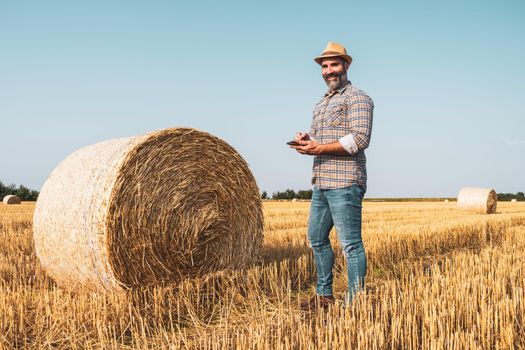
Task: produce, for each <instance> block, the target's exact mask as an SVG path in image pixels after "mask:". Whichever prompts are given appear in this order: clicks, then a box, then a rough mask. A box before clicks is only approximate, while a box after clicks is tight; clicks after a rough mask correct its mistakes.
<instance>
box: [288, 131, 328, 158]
mask: <svg viewBox="0 0 525 350" xmlns="http://www.w3.org/2000/svg"><path fill="white" fill-rule="evenodd" d="M298 134H300V133H298ZM307 135H308V134H307ZM296 141H297V142H298V143H299V145H298V146H290V147H291V148H293V149H295V150H296V151H297V152H299V153H301V154H308V155H311V156H314V155H318V154H321V153H322V152H323V145H320V144H318V143H317V141H315V140H308V141H303V140H297V137H296Z"/></svg>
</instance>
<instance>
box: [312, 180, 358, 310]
mask: <svg viewBox="0 0 525 350" xmlns="http://www.w3.org/2000/svg"><path fill="white" fill-rule="evenodd" d="M364 194H365V191H364V189H363V188H362V187H361V186H358V185H352V186H350V187H345V188H340V189H335V190H320V189H318V188H314V190H313V195H312V204H311V208H310V218H309V220H308V240H309V242H310V247H311V248H312V250H313V253H314V260H315V266H316V269H317V288H316V292H317V294H319V295H325V296H326V295H332V281H333V275H332V267H333V265H334V252H333V251H332V245H331V244H330V237H329V234H330V230H331V229H332V227H333V226H334V224H335V230H336V232H337V237H338V238H339V242H340V243H341V247H342V248H343V253H344V255H345V257H346V262H347V269H348V298H349V301H351V300H352V299H353V297H354V295H355V293H356V292H358V291H359V290H363V288H364V284H365V273H366V255H365V249H364V246H363V240H362V239H361V209H362V206H361V203H362V201H363V196H364Z"/></svg>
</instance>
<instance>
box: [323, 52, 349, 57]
mask: <svg viewBox="0 0 525 350" xmlns="http://www.w3.org/2000/svg"><path fill="white" fill-rule="evenodd" d="M326 55H341V56H343V55H346V53H344V52H335V51H325V52H323V54H322V55H321V56H326Z"/></svg>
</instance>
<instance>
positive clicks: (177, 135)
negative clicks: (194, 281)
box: [33, 128, 263, 290]
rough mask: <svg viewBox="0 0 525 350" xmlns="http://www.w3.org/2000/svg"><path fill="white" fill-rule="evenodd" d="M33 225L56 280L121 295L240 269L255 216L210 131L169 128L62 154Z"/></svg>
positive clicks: (256, 243) (253, 188)
mask: <svg viewBox="0 0 525 350" xmlns="http://www.w3.org/2000/svg"><path fill="white" fill-rule="evenodd" d="M33 227H34V242H35V248H36V253H37V256H38V258H39V260H40V262H41V264H42V265H43V267H44V268H45V269H46V270H47V272H48V273H49V274H50V275H51V277H53V279H54V280H55V281H56V282H57V283H58V284H60V285H63V286H68V287H70V288H76V287H79V286H84V287H88V288H90V289H96V290H101V289H105V290H122V289H123V287H134V286H144V285H151V284H157V283H163V282H170V281H177V280H179V279H180V278H183V277H191V276H197V275H200V274H203V273H207V272H211V271H215V270H218V269H224V268H241V267H244V266H247V265H248V264H250V262H251V261H252V260H253V259H254V257H256V256H257V254H258V251H259V248H260V245H261V242H262V232H263V217H262V207H261V200H260V196H259V189H258V188H257V185H256V183H255V179H254V177H253V175H252V174H251V172H250V170H249V168H248V165H247V164H246V162H245V161H244V160H243V158H242V157H241V156H240V155H239V154H238V153H237V152H236V151H235V150H234V149H233V148H232V147H231V146H229V145H228V144H227V143H226V142H224V141H222V140H220V139H219V138H217V137H214V136H212V135H210V134H208V133H205V132H201V131H197V130H194V129H187V128H174V129H165V130H161V131H158V132H153V133H150V134H147V135H144V136H138V137H131V138H124V139H115V140H109V141H105V142H101V143H97V144H95V145H91V146H87V147H85V148H82V149H80V150H78V151H77V152H75V153H73V154H72V155H70V156H69V157H68V158H66V159H65V160H64V161H63V162H62V163H61V164H60V165H59V166H58V167H57V168H56V169H55V170H54V171H53V172H52V173H51V175H50V177H49V179H48V180H47V181H46V183H45V184H44V186H43V188H42V191H41V193H40V196H39V199H38V202H37V205H36V209H35V214H34V223H33Z"/></svg>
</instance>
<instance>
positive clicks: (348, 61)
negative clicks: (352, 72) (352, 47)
mask: <svg viewBox="0 0 525 350" xmlns="http://www.w3.org/2000/svg"><path fill="white" fill-rule="evenodd" d="M331 57H341V58H342V59H344V60H345V61H346V63H348V65H350V64H352V57H351V56H350V55H344V54H329V55H323V56H318V57H316V58H314V61H315V63H317V64H318V65H321V62H322V61H323V59H325V58H331Z"/></svg>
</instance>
